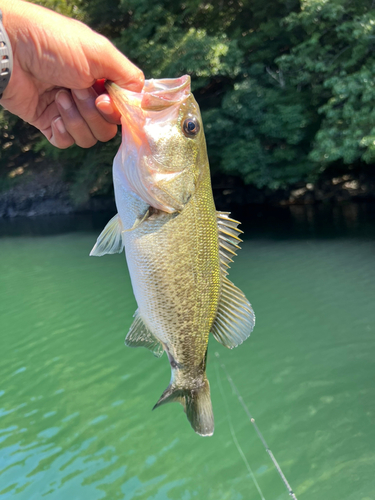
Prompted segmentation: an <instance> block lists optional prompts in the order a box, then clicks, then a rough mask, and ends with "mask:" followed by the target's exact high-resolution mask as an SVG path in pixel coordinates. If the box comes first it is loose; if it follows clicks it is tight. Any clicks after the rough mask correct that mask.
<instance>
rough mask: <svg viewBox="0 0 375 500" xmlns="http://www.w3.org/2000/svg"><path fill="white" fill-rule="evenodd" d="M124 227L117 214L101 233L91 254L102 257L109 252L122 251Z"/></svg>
mask: <svg viewBox="0 0 375 500" xmlns="http://www.w3.org/2000/svg"><path fill="white" fill-rule="evenodd" d="M122 231H123V227H122V224H121V219H120V217H119V215H118V214H116V215H115V216H114V217H112V219H111V220H110V221H109V222H108V224H107V225H106V226H105V228H104V229H103V231H102V232H101V233H100V234H99V236H98V239H97V240H96V243H95V245H94V247H93V249H92V250H91V252H90V256H91V257H92V256H95V257H101V256H102V255H105V254H107V253H120V252H122V250H123V248H124V244H123V242H122V234H121V232H122Z"/></svg>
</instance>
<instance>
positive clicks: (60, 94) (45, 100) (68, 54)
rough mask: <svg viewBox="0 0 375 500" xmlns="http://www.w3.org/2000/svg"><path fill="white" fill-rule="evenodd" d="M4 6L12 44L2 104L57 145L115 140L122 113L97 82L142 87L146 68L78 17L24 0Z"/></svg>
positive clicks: (132, 88) (6, 0)
mask: <svg viewBox="0 0 375 500" xmlns="http://www.w3.org/2000/svg"><path fill="white" fill-rule="evenodd" d="M0 8H1V10H2V12H3V22H4V27H5V29H6V31H7V33H8V36H9V39H10V41H11V45H12V49H13V72H12V76H11V79H10V82H9V84H8V86H7V88H6V89H5V91H4V93H3V97H2V99H1V101H0V103H1V105H2V106H3V107H4V108H6V109H8V110H9V111H10V112H11V113H13V114H15V115H17V116H19V117H20V118H22V119H23V120H25V121H27V122H29V123H30V124H31V125H34V126H35V127H36V128H38V129H39V130H40V131H41V132H42V133H43V134H44V135H45V136H46V137H47V139H48V140H49V141H50V142H51V144H53V145H54V146H56V147H58V148H62V149H64V148H67V147H69V146H71V145H72V144H74V143H76V144H78V146H81V147H83V148H88V147H91V146H93V145H94V144H95V143H96V142H97V141H98V140H99V141H108V140H110V139H112V137H114V136H115V135H116V132H117V125H116V124H117V123H120V115H119V113H118V111H117V109H116V107H115V105H114V104H113V103H112V101H111V99H110V97H109V96H108V95H107V94H102V95H99V96H98V93H97V90H98V86H97V85H95V82H96V81H97V80H98V79H103V78H104V79H108V80H111V81H113V82H115V83H117V85H119V86H120V87H123V88H127V89H129V90H134V91H140V90H141V89H142V87H143V82H144V76H143V73H142V71H141V70H140V69H138V68H137V67H136V66H135V65H134V64H132V63H131V62H130V61H129V60H128V59H127V58H126V57H125V56H124V55H123V54H121V52H119V51H118V50H117V49H116V48H115V47H114V46H113V45H112V44H111V42H109V40H108V39H106V38H105V37H103V36H101V35H99V34H98V33H95V32H94V31H92V30H91V29H90V28H89V27H88V26H86V25H85V24H83V23H81V22H79V21H76V20H73V19H70V18H68V17H64V16H62V15H60V14H56V13H55V12H52V11H50V10H48V9H45V8H43V7H40V6H37V5H34V4H31V3H28V2H24V1H21V0H11V1H9V0H5V1H3V0H0ZM93 85H94V87H93ZM95 88H96V90H95ZM102 89H103V90H102V91H104V87H102ZM99 92H100V90H99Z"/></svg>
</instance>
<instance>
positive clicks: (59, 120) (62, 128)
mask: <svg viewBox="0 0 375 500" xmlns="http://www.w3.org/2000/svg"><path fill="white" fill-rule="evenodd" d="M53 123H54V124H55V125H56V128H57V130H58V131H59V132H60V134H65V133H66V128H65V125H64V122H63V121H62V118H61V116H59V117H58V118H56V120H54V121H53Z"/></svg>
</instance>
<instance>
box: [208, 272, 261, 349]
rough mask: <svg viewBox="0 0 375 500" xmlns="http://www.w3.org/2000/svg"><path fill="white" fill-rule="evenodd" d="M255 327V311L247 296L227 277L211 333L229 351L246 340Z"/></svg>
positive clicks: (223, 282)
mask: <svg viewBox="0 0 375 500" xmlns="http://www.w3.org/2000/svg"><path fill="white" fill-rule="evenodd" d="M254 325H255V315H254V311H253V309H252V307H251V305H250V302H249V301H248V300H247V298H246V297H245V295H244V294H243V293H242V292H241V290H240V289H239V288H237V287H236V286H234V285H233V283H232V282H231V281H229V280H228V278H226V277H225V276H223V278H222V289H221V295H220V300H219V306H218V310H217V314H216V318H215V321H214V324H213V325H212V329H211V332H212V334H213V336H214V337H215V339H216V340H217V341H218V342H220V343H221V344H223V345H224V346H225V347H229V349H233V347H237V346H238V345H240V344H242V342H243V341H244V340H246V339H247V338H248V337H249V336H250V333H251V332H252V331H253V328H254Z"/></svg>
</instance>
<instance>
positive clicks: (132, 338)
mask: <svg viewBox="0 0 375 500" xmlns="http://www.w3.org/2000/svg"><path fill="white" fill-rule="evenodd" d="M125 345H127V346H128V347H145V348H146V349H148V350H150V351H151V352H152V353H153V354H154V356H156V357H157V358H160V357H161V356H162V354H163V352H164V348H163V344H162V343H161V342H160V341H159V340H158V339H157V338H156V337H155V335H154V334H153V333H152V332H151V331H150V330H149V329H148V328H147V326H146V325H145V324H144V322H143V320H142V318H141V315H140V314H139V311H138V309H137V310H136V311H135V314H134V321H133V324H132V325H131V327H130V330H129V332H128V334H127V336H126V338H125Z"/></svg>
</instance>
